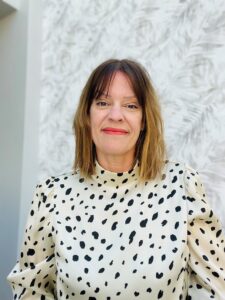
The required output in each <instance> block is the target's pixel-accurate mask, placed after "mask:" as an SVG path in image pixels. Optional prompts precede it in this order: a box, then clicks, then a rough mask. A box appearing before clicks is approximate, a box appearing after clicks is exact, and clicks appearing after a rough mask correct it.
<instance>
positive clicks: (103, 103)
mask: <svg viewBox="0 0 225 300" xmlns="http://www.w3.org/2000/svg"><path fill="white" fill-rule="evenodd" d="M96 105H97V106H99V107H106V106H109V105H110V103H108V102H107V101H104V100H97V101H96ZM124 107H126V108H129V109H131V110H136V109H138V108H139V107H138V105H137V104H133V103H130V104H129V103H128V104H125V105H124Z"/></svg>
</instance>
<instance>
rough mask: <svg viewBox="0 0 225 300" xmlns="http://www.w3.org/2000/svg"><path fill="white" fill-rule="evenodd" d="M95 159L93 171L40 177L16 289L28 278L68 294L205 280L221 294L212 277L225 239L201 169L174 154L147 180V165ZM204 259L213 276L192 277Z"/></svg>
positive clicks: (138, 293)
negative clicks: (103, 163)
mask: <svg viewBox="0 0 225 300" xmlns="http://www.w3.org/2000/svg"><path fill="white" fill-rule="evenodd" d="M138 164H139V163H138V162H137V166H138ZM95 168H96V169H95V172H93V174H92V175H91V177H90V178H87V179H85V178H83V177H81V175H80V174H79V170H76V171H74V172H73V173H72V175H71V174H67V175H65V174H64V175H62V176H60V177H51V178H49V179H47V180H46V181H43V183H42V184H39V185H37V190H36V192H35V194H34V196H35V197H34V200H33V201H32V206H31V210H30V214H29V220H28V221H29V222H28V226H27V228H26V235H25V240H24V244H23V249H22V251H21V253H20V259H19V260H20V262H19V265H17V267H16V268H15V270H14V271H13V276H12V277H11V278H13V280H14V278H15V282H13V288H14V290H15V293H14V299H15V300H19V299H22V298H23V295H25V294H26V292H27V290H28V288H27V287H29V288H30V289H31V292H30V295H31V296H30V297H32V296H37V292H36V291H39V292H38V295H39V298H40V299H41V300H44V299H46V296H44V295H45V294H46V295H47V294H49V295H50V294H51V295H53V294H52V293H53V292H52V291H53V290H55V293H56V294H57V295H58V297H60V299H65V300H66V299H68V300H75V299H77V298H83V299H89V300H97V299H98V298H99V299H100V298H102V299H103V298H104V299H107V300H114V298H115V299H116V298H117V299H118V300H119V299H120V298H121V299H122V298H124V299H125V298H127V299H128V298H130V299H133V298H135V299H142V298H143V299H144V298H146V299H147V298H149V299H150V298H154V297H155V298H154V299H174V297H177V299H180V300H181V299H182V300H185V299H186V300H191V299H192V297H191V296H187V295H186V291H187V290H188V291H189V290H190V291H191V290H192V289H194V292H195V293H197V292H198V291H201V290H203V289H204V288H206V291H207V296H208V297H209V298H210V299H214V298H217V290H216V288H215V290H213V289H212V288H211V286H216V284H215V282H216V281H218V279H220V277H222V275H220V274H223V272H224V269H225V267H224V266H223V260H222V255H223V254H224V251H225V249H224V242H225V240H224V238H223V237H222V235H223V233H222V229H221V228H220V225H219V222H218V220H217V219H216V217H215V216H214V214H213V211H212V210H211V209H209V208H208V205H207V202H206V200H205V199H206V198H205V194H204V192H202V188H201V186H202V185H201V183H200V182H199V179H198V176H197V173H196V172H195V171H190V170H189V168H188V167H186V166H185V165H184V164H180V163H173V162H170V161H166V162H165V166H164V167H163V170H162V173H161V174H162V176H161V178H160V177H159V178H158V177H157V178H155V179H154V180H150V181H149V180H145V181H144V182H143V183H141V184H139V180H138V179H139V175H138V174H139V170H138V168H139V166H138V167H134V169H132V170H130V171H129V172H125V173H113V172H109V171H107V170H104V169H103V168H102V167H100V166H98V164H97V163H96V166H95ZM137 171H138V172H137ZM181 212H182V213H181ZM184 233H185V234H186V236H185V234H184ZM189 245H191V246H190V247H189V252H186V251H184V247H186V246H187V247H188V246H189ZM193 248H194V249H195V251H196V254H195V255H194V256H193V257H191V256H192V255H193V253H192V252H193V251H192V249H193ZM36 255H37V256H38V264H36V262H37V260H36ZM28 257H29V258H28ZM39 258H40V259H39ZM211 260H213V264H212V263H211ZM189 262H191V263H192V264H193V266H194V268H195V272H194V271H193V270H191V269H188V268H186V266H187V264H188V263H189ZM70 265H71V266H70ZM43 266H44V267H43ZM200 268H201V269H202V270H201V271H202V274H204V276H203V278H202V281H203V282H204V286H203V285H202V284H200V283H199V282H194V281H193V282H194V283H193V284H189V282H188V281H186V280H187V278H189V275H192V274H193V275H199V274H198V271H199V270H200ZM35 270H36V271H35ZM56 270H57V272H56ZM106 270H107V272H106ZM189 271H190V274H189ZM165 274H166V276H165ZM195 277H196V276H193V278H195ZM74 278H75V282H74ZM223 279H224V278H221V280H222V281H223ZM115 280H117V282H118V285H117V284H115ZM155 281H157V282H158V284H157V285H155V284H153V282H155ZM222 281H221V282H222ZM11 282H12V279H11ZM56 282H57V285H56ZM135 287H136V288H135ZM139 289H140V290H139ZM109 293H110V294H111V295H110V296H109ZM221 293H223V291H222V292H221ZM96 295H97V296H96ZM175 295H176V296H175ZM196 297H197V296H196ZM200 298H201V296H200Z"/></svg>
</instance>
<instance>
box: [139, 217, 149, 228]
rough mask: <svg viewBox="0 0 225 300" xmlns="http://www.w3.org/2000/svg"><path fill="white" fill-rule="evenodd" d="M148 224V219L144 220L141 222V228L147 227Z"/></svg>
mask: <svg viewBox="0 0 225 300" xmlns="http://www.w3.org/2000/svg"><path fill="white" fill-rule="evenodd" d="M147 222H148V219H144V220H142V221H141V222H140V226H141V227H146V225H147Z"/></svg>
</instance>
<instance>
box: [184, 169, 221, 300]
mask: <svg viewBox="0 0 225 300" xmlns="http://www.w3.org/2000/svg"><path fill="white" fill-rule="evenodd" d="M185 187H186V199H187V207H188V247H189V264H188V269H189V288H188V297H187V299H188V300H199V299H204V300H209V299H216V300H225V242H224V240H225V238H224V235H223V231H222V227H221V224H220V222H219V220H218V218H217V217H216V216H215V214H214V212H213V211H212V209H211V208H210V206H209V204H208V203H207V200H206V197H205V192H204V187H203V185H202V183H201V181H200V179H199V175H198V173H197V172H196V171H195V170H193V169H191V168H189V167H187V168H186V171H185Z"/></svg>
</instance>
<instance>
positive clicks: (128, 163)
mask: <svg viewBox="0 0 225 300" xmlns="http://www.w3.org/2000/svg"><path fill="white" fill-rule="evenodd" d="M97 160H98V163H99V165H100V166H101V167H102V168H104V169H105V170H108V171H110V172H115V173H123V172H127V171H129V170H131V169H132V168H133V167H134V164H135V162H134V159H133V158H132V159H129V158H128V157H127V158H126V157H125V158H124V157H101V156H100V157H97Z"/></svg>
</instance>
